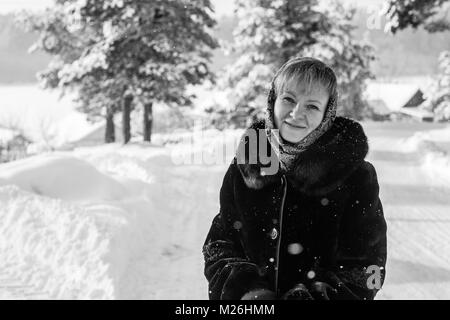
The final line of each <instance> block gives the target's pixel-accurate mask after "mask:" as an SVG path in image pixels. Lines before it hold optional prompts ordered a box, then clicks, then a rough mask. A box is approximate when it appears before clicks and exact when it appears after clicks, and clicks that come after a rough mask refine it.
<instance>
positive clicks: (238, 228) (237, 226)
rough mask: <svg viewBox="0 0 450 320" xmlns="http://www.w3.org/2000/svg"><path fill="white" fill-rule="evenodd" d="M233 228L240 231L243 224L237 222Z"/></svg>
mask: <svg viewBox="0 0 450 320" xmlns="http://www.w3.org/2000/svg"><path fill="white" fill-rule="evenodd" d="M233 228H235V229H236V230H240V229H241V228H242V222H240V221H235V222H234V224H233Z"/></svg>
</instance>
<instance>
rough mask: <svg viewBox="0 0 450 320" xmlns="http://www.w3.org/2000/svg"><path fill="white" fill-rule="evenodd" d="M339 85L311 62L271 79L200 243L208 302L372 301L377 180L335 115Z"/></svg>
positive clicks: (382, 253) (363, 148) (346, 123)
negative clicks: (263, 109) (263, 107)
mask: <svg viewBox="0 0 450 320" xmlns="http://www.w3.org/2000/svg"><path fill="white" fill-rule="evenodd" d="M336 88H337V83H336V76H335V74H334V72H333V70H332V69H331V68H329V67H328V66H327V65H325V64H324V63H323V62H321V61H319V60H317V59H313V58H294V59H291V60H290V61H288V62H287V63H286V64H284V65H283V66H282V67H281V68H280V70H279V71H278V72H277V73H276V75H275V77H274V79H273V81H272V87H271V90H270V92H269V97H268V109H267V117H266V119H264V121H259V122H255V123H254V124H253V125H252V126H251V127H250V128H248V129H247V131H246V133H245V134H244V136H243V138H242V139H241V145H240V147H239V148H238V152H237V154H236V157H235V158H234V160H233V162H232V164H231V165H230V167H229V168H228V171H227V172H226V174H225V177H224V180H223V184H222V187H221V190H220V212H219V214H218V215H217V216H216V217H215V218H214V220H213V222H212V226H211V229H210V231H209V233H208V235H207V238H206V240H205V243H204V246H203V254H204V258H205V276H206V278H207V280H208V282H209V298H210V299H244V300H245V299H250V300H251V299H331V300H338V299H373V298H374V297H375V294H376V293H377V291H378V290H379V289H380V287H381V285H382V283H383V281H384V276H385V271H384V267H385V263H386V222H385V220H384V216H383V208H382V204H381V202H380V199H379V197H378V190H379V186H378V182H377V175H376V172H375V169H374V167H373V166H372V165H371V164H370V163H369V162H367V161H365V160H364V158H365V156H366V154H367V152H368V144H367V137H366V135H365V134H364V131H363V129H362V127H361V125H360V124H358V123H357V122H355V121H352V120H350V119H347V118H343V117H336V100H337V89H336ZM277 129H278V130H279V131H277ZM261 130H263V131H261ZM256 131H258V133H257V134H253V133H252V132H256ZM261 132H263V133H264V134H260V133H261ZM255 137H257V138H256V140H255V139H254V138H255ZM255 141H256V143H255ZM261 150H270V157H271V160H272V161H271V163H267V161H262V160H263V153H264V152H261ZM266 156H267V155H266ZM266 158H267V157H266ZM254 159H256V161H254ZM274 160H275V161H276V165H277V166H276V169H277V170H268V169H271V168H273V166H272V165H273V161H274ZM267 171H271V172H269V173H268V172H267Z"/></svg>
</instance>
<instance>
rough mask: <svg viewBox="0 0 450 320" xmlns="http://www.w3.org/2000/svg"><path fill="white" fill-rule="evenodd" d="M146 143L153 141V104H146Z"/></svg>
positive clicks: (144, 126)
mask: <svg viewBox="0 0 450 320" xmlns="http://www.w3.org/2000/svg"><path fill="white" fill-rule="evenodd" d="M143 124H144V125H143V130H144V141H148V142H150V141H152V127H153V102H148V103H145V104H144V123H143Z"/></svg>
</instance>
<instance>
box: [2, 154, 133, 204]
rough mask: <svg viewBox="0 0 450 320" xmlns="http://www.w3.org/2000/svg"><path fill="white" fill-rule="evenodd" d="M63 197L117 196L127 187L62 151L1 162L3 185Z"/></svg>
mask: <svg viewBox="0 0 450 320" xmlns="http://www.w3.org/2000/svg"><path fill="white" fill-rule="evenodd" d="M5 184H14V185H17V186H19V187H20V188H22V189H24V190H27V191H30V192H34V193H36V194H41V195H46V196H49V197H52V198H60V199H64V200H79V201H82V200H83V201H88V200H96V199H97V200H118V199H120V198H122V197H123V196H124V195H125V194H126V189H125V188H124V187H123V186H122V185H120V184H119V183H117V182H116V181H115V180H113V179H111V178H110V177H108V176H106V175H104V174H102V173H100V172H99V171H98V170H97V169H95V167H93V166H92V165H89V164H88V163H86V162H85V161H82V160H80V159H77V158H74V157H70V156H64V155H59V154H48V155H41V156H37V157H31V158H26V159H23V160H20V161H15V162H10V163H7V164H4V165H2V167H1V170H0V185H5Z"/></svg>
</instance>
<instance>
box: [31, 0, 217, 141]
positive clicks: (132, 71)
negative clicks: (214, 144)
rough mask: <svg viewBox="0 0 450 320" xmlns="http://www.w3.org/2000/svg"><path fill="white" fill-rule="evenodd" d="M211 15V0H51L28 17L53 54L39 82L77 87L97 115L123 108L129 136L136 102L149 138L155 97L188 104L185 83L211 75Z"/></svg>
mask: <svg viewBox="0 0 450 320" xmlns="http://www.w3.org/2000/svg"><path fill="white" fill-rule="evenodd" d="M211 13H212V11H211V5H210V1H209V0H194V1H182V0H146V1H135V0H113V1H111V0H68V1H67V0H56V1H55V6H53V7H52V8H50V9H48V10H47V11H46V12H45V13H44V14H43V15H39V16H28V17H27V18H26V21H27V22H28V25H29V26H30V29H31V30H34V31H38V32H40V34H41V38H40V41H39V42H38V43H37V45H36V48H38V49H42V50H44V51H46V52H48V53H50V54H52V55H53V56H54V57H55V59H54V61H53V62H52V64H51V65H50V66H49V69H48V70H46V71H45V72H43V73H42V74H41V78H42V79H43V82H44V83H46V84H47V86H50V87H60V88H70V89H75V90H77V91H78V92H79V96H80V100H79V101H81V102H82V110H84V111H86V112H88V113H89V114H91V115H93V116H94V117H95V116H96V115H98V114H101V113H103V114H104V116H106V117H107V119H108V117H109V119H110V120H109V121H111V119H112V118H111V114H114V112H116V111H117V110H118V109H120V110H121V111H122V114H123V118H122V119H123V120H122V121H123V123H122V127H123V129H124V132H123V134H124V141H125V142H128V140H129V139H130V115H129V113H130V112H131V109H132V108H133V106H142V107H143V108H145V110H146V112H143V114H144V115H145V117H146V118H145V119H144V123H145V124H146V125H145V126H144V127H145V129H146V132H145V134H144V137H145V138H146V140H150V136H151V126H150V125H149V124H151V116H152V115H151V110H152V109H151V106H152V104H153V102H155V101H160V102H165V103H167V104H169V105H176V106H184V105H189V104H190V103H191V98H192V97H191V96H189V95H187V94H186V93H185V88H186V86H187V85H188V84H199V83H201V82H202V81H203V80H205V79H208V78H211V74H210V72H209V70H208V63H209V59H210V56H211V54H210V49H212V48H216V47H217V42H216V40H215V39H214V38H213V37H212V36H211V35H210V33H209V29H210V28H211V27H212V26H214V24H215V20H214V19H213V18H212V17H211V15H210V14H211ZM83 94H85V96H82V95H83ZM92 102H93V103H92ZM98 107H101V108H98ZM108 127H110V126H107V128H108ZM106 136H108V134H107V135H106Z"/></svg>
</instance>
